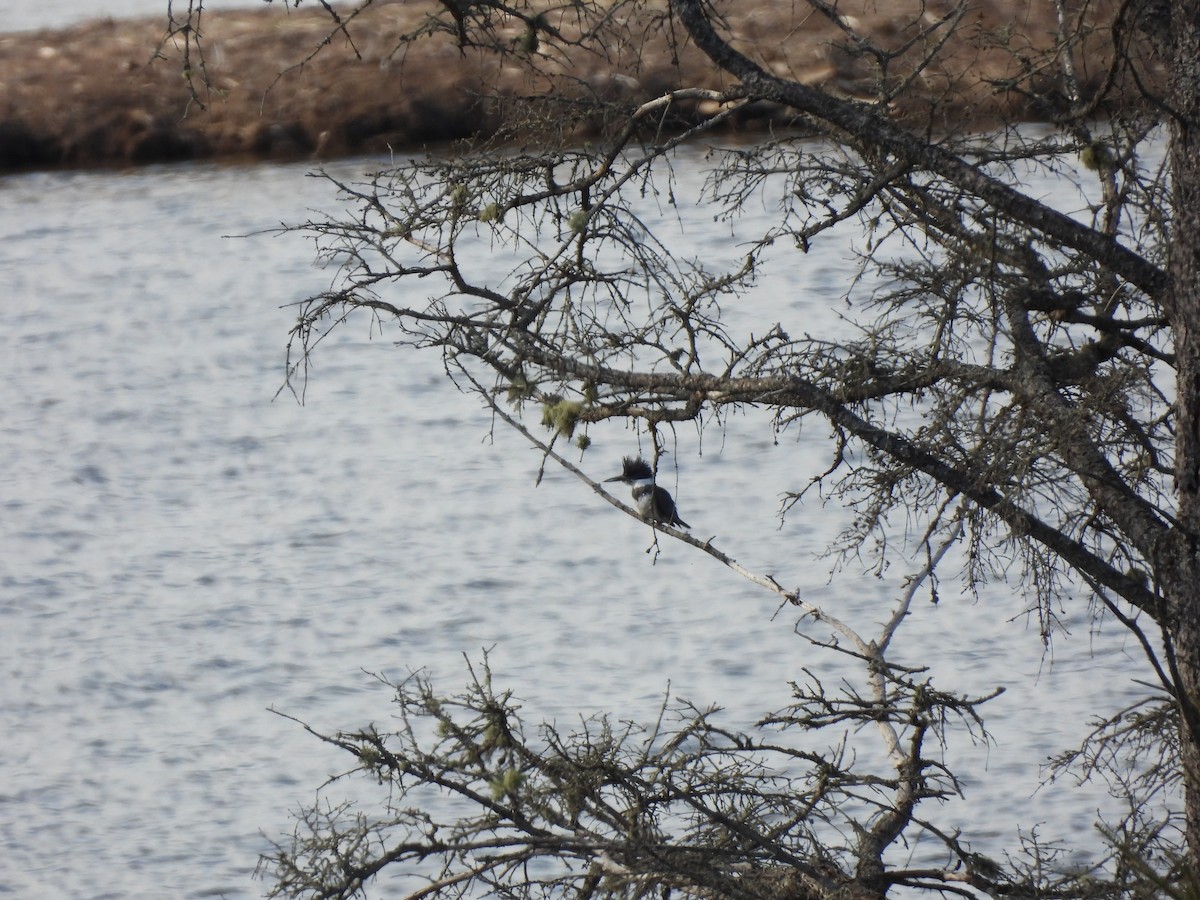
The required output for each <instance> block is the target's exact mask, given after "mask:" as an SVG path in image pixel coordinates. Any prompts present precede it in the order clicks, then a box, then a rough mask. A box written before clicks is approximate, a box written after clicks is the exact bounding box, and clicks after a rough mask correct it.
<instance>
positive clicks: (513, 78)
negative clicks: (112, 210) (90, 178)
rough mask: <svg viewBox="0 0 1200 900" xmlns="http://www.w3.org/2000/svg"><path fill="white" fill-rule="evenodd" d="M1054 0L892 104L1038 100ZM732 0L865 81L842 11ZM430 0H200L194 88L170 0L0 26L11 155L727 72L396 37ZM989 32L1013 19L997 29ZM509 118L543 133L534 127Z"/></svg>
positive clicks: (336, 139) (96, 151) (260, 129)
mask: <svg viewBox="0 0 1200 900" xmlns="http://www.w3.org/2000/svg"><path fill="white" fill-rule="evenodd" d="M862 6H863V14H862V15H861V16H859V17H856V18H857V22H856V24H857V25H858V26H859V27H860V28H861V30H862V31H863V33H865V34H867V35H869V36H870V37H871V39H872V40H873V41H876V42H878V44H879V45H880V46H881V47H885V48H887V47H902V46H904V45H905V44H906V42H911V38H912V35H913V33H914V31H917V30H919V28H917V27H916V26H917V25H918V24H919V23H920V22H921V21H922V19H921V15H922V14H921V10H923V9H924V10H925V11H926V12H925V16H926V19H925V21H928V20H929V19H928V17H929V15H930V13H929V10H934V8H935V7H938V9H937V10H934V11H935V12H936V11H938V10H940V6H945V7H946V8H947V9H949V6H950V4H949V3H948V2H946V3H942V4H940V6H939V4H937V3H935V2H934V0H927V2H926V3H924V4H918V3H916V2H911V3H910V2H901V0H898V2H897V3H896V4H894V5H893V6H892V7H891V8H889V11H888V12H887V13H886V14H885V13H880V12H878V11H877V10H876V4H873V3H870V2H864V3H863V4H862ZM1050 6H1051V4H1045V3H1041V4H1037V3H1033V2H1029V3H1026V4H1024V5H1022V6H1021V7H1018V8H1016V9H1014V7H1013V6H1011V5H1009V4H1006V3H1004V2H1003V0H980V2H979V3H977V4H975V5H974V7H973V11H972V12H971V13H970V14H969V17H970V20H964V22H962V23H960V25H959V30H958V32H956V36H955V38H954V39H952V40H951V41H949V42H947V44H946V46H945V47H944V48H943V49H942V51H941V54H940V55H939V57H938V59H937V61H936V63H935V64H934V65H932V66H929V67H927V68H926V69H925V70H923V71H922V73H921V77H920V79H918V81H916V82H914V83H913V85H912V86H911V87H910V88H909V89H908V90H907V91H906V92H905V93H904V94H901V95H899V96H897V97H896V98H895V99H894V101H893V102H892V104H891V105H890V106H889V112H890V113H891V114H892V115H893V116H894V117H897V118H900V119H910V120H916V121H917V122H919V123H920V124H921V125H922V126H923V127H930V128H934V129H941V130H945V131H947V132H950V133H953V132H955V131H961V130H962V129H963V127H964V123H969V125H970V127H971V128H972V129H973V130H982V129H985V128H986V127H988V126H989V124H995V123H998V122H1002V121H1036V120H1038V119H1039V118H1041V119H1044V118H1046V111H1045V110H1039V109H1037V108H1034V107H1033V106H1032V104H1031V102H1030V101H1029V99H1028V97H1027V96H1026V95H1024V94H1023V93H1021V92H1020V91H1016V90H1007V91H1005V90H1000V89H998V88H997V85H1002V84H1004V83H1005V82H1006V81H1008V82H1011V81H1012V79H1013V77H1014V75H1015V73H1016V68H1017V66H1018V57H1017V55H1016V51H1014V50H1013V47H1014V46H1019V47H1020V48H1024V49H1027V50H1028V52H1029V53H1034V52H1037V51H1038V50H1039V49H1043V50H1044V49H1045V48H1046V47H1048V46H1049V45H1050V42H1051V41H1052V38H1053V36H1054V35H1053V28H1054V21H1053V13H1052V12H1050V13H1049V14H1047V11H1046V9H1045V8H1046V7H1050ZM1110 6H1115V4H1111V3H1107V2H1105V3H1099V4H1097V5H1094V6H1091V7H1089V16H1091V18H1093V19H1094V20H1095V21H1096V22H1097V23H1099V24H1103V23H1104V21H1105V19H1104V16H1105V15H1111V10H1110V8H1109V7H1110ZM725 7H727V9H726V15H727V21H728V26H729V28H730V30H731V32H732V33H733V34H735V35H736V36H737V37H738V39H739V43H740V44H741V45H742V46H743V49H746V50H747V51H748V52H753V53H754V54H755V56H756V58H757V59H758V61H759V62H760V63H761V64H762V65H764V67H766V68H768V69H769V70H771V71H774V72H776V73H778V74H780V75H783V76H785V77H788V78H792V79H794V80H798V81H802V82H804V83H807V84H812V85H814V86H819V87H822V88H824V89H827V90H830V91H832V92H836V93H841V94H842V95H843V96H865V95H866V94H867V93H868V88H869V87H870V70H869V69H868V68H867V64H866V61H865V60H864V59H863V58H862V56H861V55H855V54H854V53H852V52H849V48H847V47H846V46H845V44H844V42H845V35H844V34H843V33H841V32H840V31H839V30H838V29H837V28H836V27H835V26H834V25H833V24H832V23H830V22H828V21H827V20H825V19H817V18H816V17H814V16H813V14H812V13H811V12H809V13H808V15H807V16H804V17H803V18H802V19H798V18H797V17H798V16H799V13H798V12H797V10H796V7H795V6H794V5H793V4H791V3H790V2H774V3H768V4H765V5H760V6H756V8H755V9H752V10H746V9H745V4H740V5H739V4H735V3H732V2H730V3H726V4H725ZM435 8H436V4H433V3H428V4H425V3H413V2H405V0H376V3H375V4H374V5H373V6H372V7H370V8H369V10H368V11H367V12H366V13H365V14H363V15H361V16H359V17H357V18H355V19H354V20H353V21H352V22H350V24H349V31H350V36H351V39H352V40H353V44H351V43H350V41H348V40H346V38H345V36H344V35H343V34H340V33H338V32H336V31H335V30H334V27H333V26H332V23H331V22H330V20H329V18H328V15H327V14H326V13H325V12H324V10H322V9H320V8H319V7H312V6H306V7H302V8H301V9H299V10H297V9H291V8H287V7H285V8H284V9H279V8H276V7H272V8H269V9H262V10H259V9H251V10H229V11H207V10H206V11H205V13H204V19H203V26H204V28H203V36H204V44H203V58H200V57H198V56H197V55H196V51H195V48H194V47H193V48H192V50H191V53H192V58H193V71H194V72H195V73H196V74H197V83H198V84H199V83H200V81H201V80H202V79H203V78H205V77H207V86H204V85H203V84H201V86H200V90H199V95H198V98H192V97H191V96H190V95H189V88H188V84H187V82H186V80H185V79H184V77H183V76H182V72H183V66H184V61H183V47H182V44H181V42H180V41H178V40H175V41H167V42H165V43H164V44H163V46H162V52H161V55H160V56H159V58H157V59H155V58H153V57H154V55H155V48H156V46H158V45H159V44H160V43H161V42H162V40H163V37H164V35H165V33H166V16H165V0H164V15H163V16H156V17H152V18H143V19H127V20H114V19H98V20H93V21H90V22H84V23H81V24H78V25H75V26H71V27H69V28H63V29H54V30H41V31H30V32H19V33H14V34H5V35H0V173H5V172H13V171H29V170H39V169H57V168H89V167H108V166H129V165H139V164H148V163H163V162H175V161H183V160H204V159H207V160H214V161H217V160H235V159H236V160H243V161H253V160H287V159H291V160H302V159H312V160H318V161H319V160H326V159H335V158H339V157H345V156H350V155H360V154H375V153H386V152H388V151H395V152H411V151H420V150H421V149H424V148H429V147H434V146H438V145H442V144H446V143H448V142H453V141H460V140H466V139H472V138H485V137H489V136H493V135H497V134H499V133H501V132H502V131H503V130H504V129H505V128H506V126H507V125H508V124H509V122H510V119H509V118H508V116H507V115H506V108H507V107H508V105H509V104H510V103H511V102H512V100H513V98H516V97H521V96H536V97H542V98H547V101H548V102H549V101H550V100H553V101H554V102H558V103H586V102H589V100H590V101H591V102H593V103H594V102H595V100H613V99H619V100H623V101H625V100H627V101H630V102H633V103H641V102H644V101H646V100H649V99H652V98H654V97H657V96H661V95H662V94H663V93H665V92H666V91H668V90H672V89H674V88H678V87H683V86H688V87H701V88H707V89H711V90H721V89H723V88H725V87H728V80H727V79H723V78H722V77H721V76H720V74H719V73H717V72H715V71H714V68H713V66H712V65H711V63H709V62H708V60H707V59H705V58H703V57H702V56H701V55H700V53H699V52H698V51H697V50H695V48H693V47H690V46H686V47H684V48H682V49H681V51H680V52H679V53H678V55H677V65H675V64H673V60H672V56H673V54H672V51H671V48H670V47H669V46H668V45H667V44H666V42H665V40H664V39H663V38H661V37H660V36H658V35H657V34H651V35H650V36H649V37H648V38H646V40H645V41H644V42H639V43H636V44H635V43H630V44H629V46H628V47H627V48H625V49H616V50H611V49H610V52H609V53H607V54H606V57H605V58H601V57H599V56H588V55H585V54H582V53H577V54H576V56H575V57H574V58H571V59H564V58H561V57H559V56H556V55H555V53H554V51H553V48H551V50H550V51H549V52H543V51H541V50H535V51H534V53H535V54H536V58H530V57H526V61H530V62H534V63H536V64H537V68H538V69H539V70H540V71H539V72H538V73H536V74H532V75H531V74H530V73H529V71H527V69H526V68H525V67H522V66H518V65H515V64H513V63H512V62H511V61H510V62H508V63H505V62H504V61H502V60H500V59H499V58H497V57H496V56H488V55H485V54H483V53H482V52H478V51H471V50H463V49H460V48H459V46H458V45H457V42H456V41H455V40H454V37H453V35H452V34H451V33H449V32H442V33H436V34H433V35H431V36H427V37H422V38H421V39H419V40H418V41H416V42H415V43H412V44H410V45H408V46H407V47H401V49H399V51H398V47H400V43H399V40H400V36H401V35H403V34H406V33H411V32H413V31H415V30H416V29H418V28H420V27H421V26H422V24H423V23H425V22H427V21H428V13H429V12H430V11H431V10H433V9H435ZM635 25H636V23H635ZM523 28H524V26H522V25H520V23H514V24H513V25H512V26H511V27H509V28H508V29H507V30H505V31H503V32H501V35H500V37H501V39H502V40H504V41H507V42H509V43H510V44H511V45H512V46H518V45H519V42H520V41H521V39H522V35H523V33H524V32H523ZM630 30H631V32H633V33H636V31H637V29H636V27H631V29H630ZM780 35H784V36H785V37H784V39H783V40H780V37H779V36H780ZM998 36H1007V44H1006V45H1005V46H1000V41H999V40H998ZM960 37H961V39H960ZM323 42H326V45H325V46H323V47H322V46H321V45H322V43H323ZM1043 45H1044V46H1043ZM1095 46H1097V47H1100V48H1102V46H1103V45H1102V44H1099V43H1097V44H1096V45H1095ZM318 47H320V52H318V53H316V54H315V55H314V54H313V51H314V50H316V49H317V48H318ZM1083 60H1084V62H1085V63H1087V65H1085V66H1084V67H1083V70H1084V71H1082V75H1083V78H1082V79H1081V80H1082V81H1083V87H1084V88H1085V89H1086V90H1093V89H1097V88H1098V85H1099V83H1100V79H1101V78H1102V76H1103V75H1104V73H1105V71H1106V66H1105V65H1104V64H1103V62H1104V61H1103V59H1091V58H1090V57H1088V56H1086V55H1085V56H1084V57H1083ZM900 61H901V62H903V61H904V60H903V57H901V58H900ZM201 65H202V67H203V70H202V71H201ZM197 99H198V100H199V102H197ZM1109 100H1110V102H1109V103H1108V105H1107V106H1106V107H1105V108H1103V109H1102V110H1101V112H1106V113H1111V112H1112V111H1114V110H1115V109H1119V108H1121V107H1122V105H1123V104H1130V103H1134V102H1137V98H1134V97H1131V96H1129V95H1128V94H1121V93H1119V92H1118V93H1114V94H1113V95H1112V96H1111V97H1110V98H1109ZM711 106H712V104H711V102H710V104H709V105H708V106H706V104H705V103H703V102H692V103H689V104H676V105H675V106H674V107H673V118H672V119H671V120H670V121H668V122H666V123H665V124H666V127H667V128H684V127H687V126H688V125H690V124H695V123H696V122H697V121H699V120H701V119H703V118H704V117H705V116H707V115H711V114H712V112H713V109H712V108H711ZM785 112H786V111H784V110H781V109H778V108H775V109H773V108H770V107H767V106H762V105H760V106H756V107H753V108H749V107H748V108H746V109H744V110H743V111H740V112H739V114H738V115H736V116H735V117H733V118H732V121H731V123H730V125H729V126H728V127H726V128H724V129H723V131H722V133H725V134H731V135H736V134H739V133H741V134H745V135H746V136H747V137H749V138H753V137H754V136H755V135H766V134H767V133H769V132H770V130H771V129H775V128H780V127H786V126H787V125H789V124H791V123H790V122H789V120H788V119H787V117H786V115H785ZM555 121H556V120H555V117H554V116H553V115H552V114H551V113H547V115H546V118H545V121H544V127H545V130H546V135H545V136H549V137H552V138H553V139H554V140H555V141H556V142H558V141H562V140H568V141H574V142H582V141H585V140H587V139H589V138H593V137H595V136H596V135H598V134H599V133H601V132H602V131H603V130H604V127H605V123H604V122H603V120H602V118H601V116H600V115H599V114H597V115H596V116H594V117H593V118H592V119H591V120H590V121H588V122H586V123H585V125H584V126H583V127H582V128H576V129H575V130H574V131H571V132H569V133H563V132H561V131H556V130H555ZM551 132H553V133H552V134H551ZM508 137H509V138H510V139H524V140H528V141H531V142H532V141H537V140H538V138H539V135H538V134H537V133H536V131H525V132H521V133H517V134H513V135H508Z"/></svg>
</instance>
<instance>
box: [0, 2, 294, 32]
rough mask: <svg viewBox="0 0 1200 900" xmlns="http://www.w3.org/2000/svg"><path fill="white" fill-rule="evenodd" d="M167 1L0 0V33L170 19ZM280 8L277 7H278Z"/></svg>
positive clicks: (233, 5)
mask: <svg viewBox="0 0 1200 900" xmlns="http://www.w3.org/2000/svg"><path fill="white" fill-rule="evenodd" d="M173 2H174V8H175V10H176V11H177V12H178V11H186V10H187V6H188V0H173ZM167 4H168V0H102V2H99V3H97V2H96V0H0V33H5V32H10V31H30V30H32V29H35V28H63V27H65V26H67V25H74V24H76V23H78V22H84V21H87V20H89V19H98V18H114V19H121V18H131V17H134V16H162V18H163V21H164V22H165V21H166V18H167ZM261 5H262V0H216V2H213V0H209V2H207V3H205V4H204V7H205V9H208V10H218V9H238V8H245V7H254V6H261ZM277 5H278V4H277Z"/></svg>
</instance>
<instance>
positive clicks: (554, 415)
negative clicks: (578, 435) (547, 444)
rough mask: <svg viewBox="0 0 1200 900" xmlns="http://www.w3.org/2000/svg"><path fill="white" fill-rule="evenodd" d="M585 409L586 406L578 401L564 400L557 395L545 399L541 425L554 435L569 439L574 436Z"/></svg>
mask: <svg viewBox="0 0 1200 900" xmlns="http://www.w3.org/2000/svg"><path fill="white" fill-rule="evenodd" d="M585 409H587V404H585V403H581V402H580V401H578V400H564V399H563V398H562V397H559V396H557V395H554V396H551V397H549V398H547V400H546V405H545V406H543V407H542V424H543V425H544V426H546V427H547V428H551V429H553V430H554V433H555V434H561V435H562V436H563V437H567V438H571V437H574V436H575V426H576V425H578V424H579V419H580V417H581V416H582V415H583V412H584V410H585Z"/></svg>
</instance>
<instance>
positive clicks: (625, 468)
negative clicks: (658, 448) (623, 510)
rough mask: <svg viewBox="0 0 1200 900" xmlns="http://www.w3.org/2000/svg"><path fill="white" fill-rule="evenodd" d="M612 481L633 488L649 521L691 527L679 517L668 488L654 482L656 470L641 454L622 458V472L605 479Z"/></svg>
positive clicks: (638, 503) (605, 481) (634, 498)
mask: <svg viewBox="0 0 1200 900" xmlns="http://www.w3.org/2000/svg"><path fill="white" fill-rule="evenodd" d="M610 481H621V482H624V483H625V484H628V485H630V486H631V487H632V488H633V502H634V505H635V506H637V510H638V513H639V514H640V515H641V517H642V518H643V519H645V520H646V521H647V522H657V523H659V524H660V525H675V526H678V527H679V528H690V527H691V526H690V525H688V523H687V522H685V521H683V519H681V518H679V513H678V512H677V511H676V510H675V501H674V500H673V499H672V498H671V495H670V494H669V493H668V492H667V490H666V488H660V487H659V486H658V485H657V484H655V483H654V470H653V469H651V468H650V464H649V463H648V462H646V461H645V460H644V459H642V458H641V457H640V456H626V457H625V458H624V459H623V460H621V474H620V475H617V476H616V477H615V478H606V479H604V483H605V484H608V483H609V482H610Z"/></svg>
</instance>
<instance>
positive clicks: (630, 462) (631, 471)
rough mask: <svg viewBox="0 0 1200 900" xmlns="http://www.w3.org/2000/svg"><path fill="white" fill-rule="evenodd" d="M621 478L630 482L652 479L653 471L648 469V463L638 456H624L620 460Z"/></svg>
mask: <svg viewBox="0 0 1200 900" xmlns="http://www.w3.org/2000/svg"><path fill="white" fill-rule="evenodd" d="M621 477H622V478H627V479H629V480H630V481H641V480H643V479H646V478H653V477H654V470H653V469H651V468H650V463H648V462H646V461H645V460H644V459H642V458H641V457H640V456H626V457H624V458H622V460H621Z"/></svg>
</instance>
